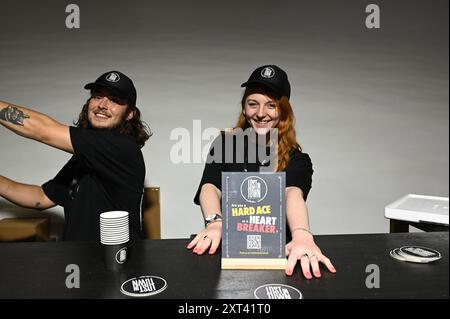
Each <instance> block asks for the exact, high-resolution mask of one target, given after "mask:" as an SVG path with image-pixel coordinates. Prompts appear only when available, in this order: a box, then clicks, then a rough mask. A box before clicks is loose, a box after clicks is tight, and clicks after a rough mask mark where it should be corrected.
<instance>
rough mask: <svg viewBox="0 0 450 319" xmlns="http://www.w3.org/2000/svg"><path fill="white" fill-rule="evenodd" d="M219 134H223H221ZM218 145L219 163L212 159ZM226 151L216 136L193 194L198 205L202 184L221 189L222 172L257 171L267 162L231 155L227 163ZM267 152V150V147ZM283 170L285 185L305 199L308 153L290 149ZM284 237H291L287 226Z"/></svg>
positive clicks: (249, 146)
mask: <svg viewBox="0 0 450 319" xmlns="http://www.w3.org/2000/svg"><path fill="white" fill-rule="evenodd" d="M221 136H223V134H222V135H221ZM218 147H221V149H222V154H221V156H222V161H221V162H220V163H217V162H216V161H214V159H213V158H214V152H215V150H216V149H217V148H218ZM253 147H256V148H257V145H255V144H252V143H251V142H249V143H248V144H246V146H245V152H249V151H248V149H253ZM226 152H227V151H226V150H225V148H224V143H223V139H219V138H216V140H214V142H213V143H212V146H211V149H210V151H209V154H208V159H207V163H206V164H205V168H204V170H203V176H202V179H201V181H200V185H199V186H198V189H197V193H196V194H195V198H194V203H195V204H197V205H200V191H201V188H202V186H203V185H204V184H207V183H211V184H213V185H214V186H216V187H217V188H218V189H220V190H221V189H222V172H245V171H247V172H258V171H260V168H261V167H262V166H267V164H266V165H263V164H261V162H260V161H259V159H258V156H256V161H253V163H249V162H248V161H247V156H246V155H244V156H243V157H241V158H244V163H239V162H237V161H236V160H235V159H236V158H235V156H234V157H233V161H232V162H230V161H228V162H229V163H227V162H226V158H225V156H226V155H225V153H226ZM233 152H234V153H238V152H237V151H236V143H234V144H233ZM267 152H269V150H268V149H267ZM256 154H258V152H256ZM215 158H217V157H215ZM283 172H286V187H290V186H296V187H298V188H300V189H301V190H302V192H303V199H304V200H305V201H306V199H307V197H308V194H309V191H310V189H311V184H312V175H313V172H314V170H313V167H312V162H311V158H310V157H309V155H308V154H307V153H302V152H301V151H300V150H298V149H295V148H293V149H291V151H290V152H289V162H288V165H287V167H286V168H285V169H284V170H283ZM286 237H287V240H288V241H289V240H290V238H291V234H290V231H289V228H287V234H286Z"/></svg>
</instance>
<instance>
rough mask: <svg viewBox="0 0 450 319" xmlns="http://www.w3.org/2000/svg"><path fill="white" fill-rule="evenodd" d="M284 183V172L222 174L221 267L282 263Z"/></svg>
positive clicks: (283, 249)
mask: <svg viewBox="0 0 450 319" xmlns="http://www.w3.org/2000/svg"><path fill="white" fill-rule="evenodd" d="M285 184H286V182H285V173H284V172H282V173H256V172H252V173H234V172H233V173H231V172H224V173H222V213H223V226H222V268H225V269H226V268H230V269H239V268H244V269H246V268H252V269H258V268H272V267H271V265H272V266H273V265H276V267H275V269H279V268H282V265H285V263H286V255H285V244H286V229H285V228H286V217H285V216H286V214H285ZM235 259H239V260H235ZM245 259H249V260H245ZM255 259H261V260H260V261H257V260H256V261H255ZM245 265H247V266H245ZM224 266H225V267H224ZM240 266H243V267H240Z"/></svg>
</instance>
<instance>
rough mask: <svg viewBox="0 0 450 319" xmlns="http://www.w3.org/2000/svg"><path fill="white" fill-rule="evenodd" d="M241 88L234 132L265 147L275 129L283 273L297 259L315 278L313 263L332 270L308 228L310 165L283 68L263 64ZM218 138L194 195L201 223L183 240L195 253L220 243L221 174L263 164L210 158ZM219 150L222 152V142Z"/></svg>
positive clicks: (290, 269)
mask: <svg viewBox="0 0 450 319" xmlns="http://www.w3.org/2000/svg"><path fill="white" fill-rule="evenodd" d="M241 86H242V87H245V88H246V90H245V93H244V96H243V98H242V101H241V105H242V112H241V113H240V115H239V119H238V122H237V125H236V127H235V130H238V129H242V130H245V129H250V130H252V132H254V133H253V135H255V136H258V137H261V136H266V137H267V138H266V139H265V140H266V145H265V147H266V148H267V149H269V148H270V147H271V146H273V145H270V141H271V139H270V138H268V137H269V132H270V130H271V129H277V131H278V142H277V143H276V147H275V149H276V154H277V160H276V162H275V163H272V164H276V165H273V170H274V171H278V172H282V171H284V172H286V215H287V216H286V217H287V218H286V220H287V223H288V226H289V227H287V230H288V231H287V238H286V242H288V244H287V245H286V255H287V256H288V262H287V266H286V270H285V272H286V274H287V275H288V276H291V275H292V274H293V270H294V267H295V265H296V264H297V261H300V265H301V269H302V272H303V275H304V276H305V277H306V278H307V279H311V278H312V277H313V276H312V275H311V272H312V274H313V275H314V277H316V278H319V277H320V276H321V273H320V268H319V263H323V264H324V265H325V266H326V267H327V268H328V270H329V271H330V272H333V273H334V272H336V270H335V268H334V267H333V265H332V263H331V262H330V260H329V259H328V258H327V257H326V256H325V255H323V254H322V252H321V250H320V249H319V247H317V245H316V244H315V242H314V238H313V235H312V233H311V232H310V230H309V223H308V209H307V206H306V203H305V201H306V198H307V196H308V193H309V190H310V188H311V177H312V174H313V169H312V163H311V159H310V158H309V156H308V154H306V153H302V149H301V147H300V145H299V144H298V143H297V140H296V135H295V128H294V121H295V118H294V113H293V111H292V107H291V105H290V103H289V97H290V93H291V88H290V84H289V81H288V77H287V74H286V72H284V71H283V70H282V69H280V68H279V67H277V66H276V65H264V66H261V67H259V68H257V69H256V70H255V71H253V73H252V74H251V75H250V78H249V80H248V81H247V82H245V83H243V84H242V85H241ZM255 133H256V134H255ZM222 136H223V135H222ZM221 140H222V139H216V141H215V142H214V143H213V147H212V148H211V151H210V154H209V155H210V156H209V158H208V162H207V164H206V166H205V170H204V172H203V177H202V180H201V182H200V186H199V188H198V191H197V194H196V196H195V199H194V201H195V203H196V204H200V207H201V209H202V212H203V216H204V218H205V225H206V227H205V229H203V230H202V231H201V232H200V233H199V234H198V235H197V236H196V237H195V238H194V240H192V241H191V242H190V243H189V245H188V246H187V248H188V249H193V252H194V253H196V254H199V255H201V254H203V253H205V252H206V251H207V250H208V249H209V253H210V254H214V253H215V252H216V250H217V248H218V247H219V245H220V241H221V237H222V218H221V186H222V185H221V172H223V171H258V170H259V168H260V166H264V165H263V164H261V162H259V161H258V160H257V161H256V163H253V164H252V163H248V160H247V155H245V156H244V158H245V159H244V162H243V163H238V162H237V161H235V160H234V161H232V162H231V163H230V162H227V161H217V160H211V159H212V158H213V157H214V150H215V149H216V150H217V147H218V145H217V143H220V141H221ZM255 140H257V141H259V140H260V139H259V138H254V139H253V141H255ZM263 140H264V139H263ZM248 143H250V142H247V144H248ZM247 144H246V145H247ZM256 144H257V142H256ZM222 150H224V151H225V152H226V151H227V150H225V148H224V146H223V143H222ZM233 151H236V150H235V149H233ZM225 152H224V153H225ZM246 154H247V153H246ZM222 155H223V154H222ZM237 157H238V156H235V157H233V158H234V159H236V158H237Z"/></svg>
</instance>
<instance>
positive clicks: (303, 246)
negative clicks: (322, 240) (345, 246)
mask: <svg viewBox="0 0 450 319" xmlns="http://www.w3.org/2000/svg"><path fill="white" fill-rule="evenodd" d="M286 256H288V262H287V266H286V275H288V276H292V274H293V272H294V267H295V265H296V264H297V261H300V266H301V269H302V272H303V275H304V276H305V278H306V279H311V278H312V275H311V272H312V273H313V274H314V277H316V278H319V277H320V276H321V273H320V268H319V263H323V264H324V265H325V266H326V267H327V268H328V270H329V271H330V272H332V273H335V272H336V269H335V268H334V266H333V264H332V263H331V261H330V260H329V259H328V258H327V257H326V256H325V255H324V254H322V252H321V251H320V249H319V247H317V245H316V243H315V242H314V239H313V236H312V235H311V234H309V233H307V232H297V233H296V234H295V237H293V239H292V241H291V242H289V243H288V244H287V245H286Z"/></svg>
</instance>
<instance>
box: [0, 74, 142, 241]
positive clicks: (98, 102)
mask: <svg viewBox="0 0 450 319" xmlns="http://www.w3.org/2000/svg"><path fill="white" fill-rule="evenodd" d="M85 89H88V90H90V92H91V96H90V97H89V99H88V101H87V103H86V104H85V105H84V106H83V109H82V111H81V113H80V115H79V118H78V121H77V122H76V123H75V125H76V127H74V126H70V127H69V126H66V125H63V124H61V123H58V122H57V121H55V120H54V119H52V118H50V117H48V116H46V115H44V114H41V113H38V112H36V111H33V110H31V109H28V108H25V107H21V106H17V105H14V104H11V103H6V102H2V101H0V124H2V125H3V126H4V127H6V128H7V129H9V130H11V131H13V132H14V133H16V134H18V135H21V136H24V137H26V138H30V139H33V140H36V141H38V142H41V143H44V144H47V145H50V146H52V147H55V148H58V149H60V150H63V151H65V152H68V153H71V154H73V156H72V158H71V159H70V160H69V161H68V163H67V164H66V165H65V166H64V167H63V168H62V169H61V171H60V172H59V173H58V174H57V175H56V176H55V178H53V179H52V180H50V181H48V182H47V183H45V184H43V185H42V186H38V185H27V184H22V183H18V182H15V181H12V180H10V179H8V178H6V177H3V176H0V196H2V197H4V198H5V199H7V200H9V201H11V202H13V203H15V204H17V205H19V206H22V207H26V208H35V209H39V210H42V209H47V208H50V207H53V206H55V205H61V206H63V207H64V217H65V226H64V234H63V240H66V241H99V240H100V229H99V214H101V213H102V212H105V211H111V210H124V211H127V212H129V222H130V237H131V238H132V239H139V238H142V237H143V235H142V234H143V231H142V211H141V202H142V195H143V189H144V178H145V164H144V160H143V156H142V152H141V147H143V146H144V144H145V142H146V141H147V140H148V138H149V137H150V133H149V131H148V130H147V127H146V126H145V124H144V123H143V122H142V121H141V115H140V111H139V109H138V108H137V107H136V89H135V87H134V84H133V82H132V81H131V79H130V78H128V77H127V76H126V75H125V74H123V73H121V72H119V71H111V72H107V73H105V74H103V75H101V76H100V77H99V78H98V79H97V80H96V81H95V82H93V83H89V84H87V85H86V86H85Z"/></svg>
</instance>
